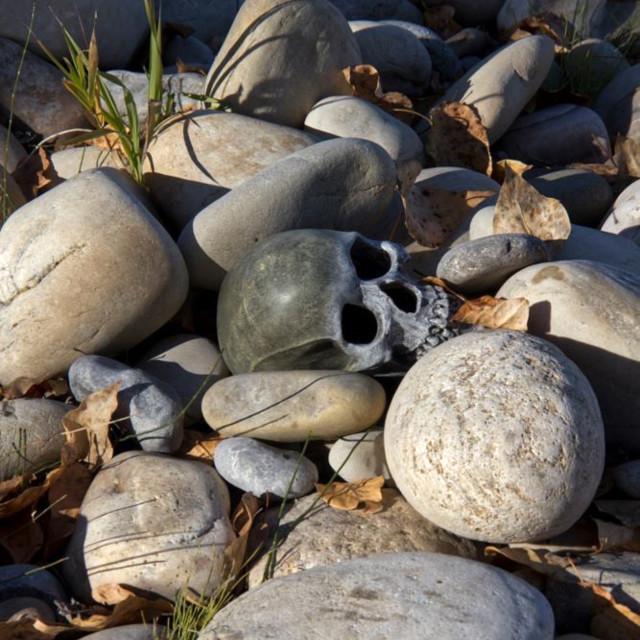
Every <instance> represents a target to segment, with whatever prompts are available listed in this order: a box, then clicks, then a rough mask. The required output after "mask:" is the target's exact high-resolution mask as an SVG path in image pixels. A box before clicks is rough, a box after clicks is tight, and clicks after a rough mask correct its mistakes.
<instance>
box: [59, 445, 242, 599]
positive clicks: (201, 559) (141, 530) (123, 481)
mask: <svg viewBox="0 0 640 640" xmlns="http://www.w3.org/2000/svg"><path fill="white" fill-rule="evenodd" d="M228 513H229V492H228V490H227V486H226V484H225V483H224V482H223V480H222V479H221V478H220V476H219V475H218V474H217V473H216V471H215V469H214V468H213V467H211V466H209V465H207V464H204V463H202V462H196V461H192V460H181V459H179V458H172V457H169V456H164V455H161V454H153V453H143V452H140V451H129V452H127V453H121V454H120V455H118V456H116V457H115V458H113V460H111V462H109V463H108V464H107V465H105V466H104V467H102V469H101V470H100V472H99V473H98V475H97V476H96V477H95V478H94V480H93V482H92V483H91V486H90V487H89V491H88V492H87V494H86V495H85V497H84V500H83V502H82V506H81V507H80V515H79V517H78V520H77V524H76V526H75V529H74V531H73V536H72V538H71V541H70V542H69V545H68V547H67V550H66V555H67V556H68V557H69V560H68V561H67V562H65V563H63V565H62V572H63V574H64V576H65V578H66V581H67V584H68V585H69V587H70V588H71V590H72V591H73V593H74V594H75V595H76V596H77V597H79V598H80V599H81V600H82V601H84V602H89V601H90V596H91V590H92V589H95V588H96V587H98V586H100V585H104V584H114V583H117V584H130V585H131V586H133V587H137V588H138V589H145V590H149V591H153V592H155V593H158V594H160V595H162V596H164V597H165V598H169V599H173V598H174V597H175V594H176V591H177V590H179V589H180V588H182V587H186V586H187V584H189V586H190V587H192V588H193V589H194V590H196V591H198V592H201V593H207V594H209V593H213V592H215V590H216V589H217V587H218V586H219V585H220V582H221V580H222V579H223V575H222V571H223V564H224V561H223V553H224V550H225V549H226V548H227V547H228V546H229V545H230V544H231V543H232V542H233V541H234V540H235V534H234V533H233V530H232V528H231V522H230V521H229V517H228ZM141 559H142V560H143V561H142V562H141V561H140V560H141Z"/></svg>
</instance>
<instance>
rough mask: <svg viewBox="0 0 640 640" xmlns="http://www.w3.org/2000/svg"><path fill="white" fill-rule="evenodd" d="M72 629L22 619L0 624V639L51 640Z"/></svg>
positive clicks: (65, 626) (67, 626)
mask: <svg viewBox="0 0 640 640" xmlns="http://www.w3.org/2000/svg"><path fill="white" fill-rule="evenodd" d="M72 629H73V627H71V626H69V625H66V624H65V625H62V624H48V623H46V622H43V621H42V620H38V619H36V620H32V619H22V620H16V621H15V622H0V638H2V640H51V639H52V638H55V637H57V636H59V635H60V634H61V633H68V632H69V631H71V630H72Z"/></svg>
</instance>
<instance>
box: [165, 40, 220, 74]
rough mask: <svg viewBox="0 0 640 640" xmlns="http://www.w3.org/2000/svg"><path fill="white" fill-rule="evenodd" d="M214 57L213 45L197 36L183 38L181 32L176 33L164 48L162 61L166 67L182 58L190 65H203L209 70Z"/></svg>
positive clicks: (185, 63) (182, 60)
mask: <svg viewBox="0 0 640 640" xmlns="http://www.w3.org/2000/svg"><path fill="white" fill-rule="evenodd" d="M214 58H215V55H214V53H213V51H212V50H211V47H210V46H209V45H208V44H205V43H204V42H202V40H200V38H197V37H196V36H187V37H186V38H183V37H182V36H181V35H180V34H175V35H174V37H173V38H172V39H171V40H169V42H168V43H167V44H166V45H165V46H164V48H163V50H162V62H163V64H164V66H165V67H170V66H172V65H174V64H177V62H178V60H180V62H182V64H184V65H186V66H188V67H192V66H195V65H199V66H200V65H201V66H202V67H203V68H204V70H205V71H207V70H208V69H209V67H210V66H211V65H212V64H213V60H214Z"/></svg>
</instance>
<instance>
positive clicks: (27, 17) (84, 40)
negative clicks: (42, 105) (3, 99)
mask: <svg viewBox="0 0 640 640" xmlns="http://www.w3.org/2000/svg"><path fill="white" fill-rule="evenodd" d="M156 4H158V3H156ZM34 5H35V13H34V21H33V34H32V35H31V37H29V25H30V23H31V8H32V6H34ZM96 14H97V19H96ZM56 17H57V18H58V19H59V20H61V21H62V23H63V24H64V26H65V28H66V29H68V30H69V31H70V32H71V36H72V37H73V38H74V39H75V41H76V42H77V43H78V44H79V45H80V47H81V48H87V47H88V46H89V38H90V37H91V30H92V28H93V27H94V25H95V28H96V39H97V41H98V46H99V49H100V66H101V68H102V69H114V68H118V67H126V66H127V65H128V64H129V62H131V58H132V57H133V56H134V54H135V53H136V52H137V51H138V49H139V47H140V46H141V45H142V44H143V42H144V40H145V38H146V37H147V36H148V34H149V24H148V22H147V18H146V14H145V10H144V3H142V2H122V1H121V0H54V2H52V1H51V0H32V1H30V2H25V1H24V0H3V2H2V23H1V24H0V37H2V38H11V39H12V40H15V41H16V42H18V43H20V45H19V46H20V48H22V43H24V42H26V41H27V40H28V41H29V49H30V50H31V51H32V52H33V53H34V54H36V55H38V56H40V57H42V58H44V59H47V58H46V56H45V55H44V53H43V52H42V49H41V48H40V45H39V43H38V40H40V41H42V42H43V43H44V45H45V46H46V47H47V49H49V51H51V53H52V54H53V55H54V56H55V57H56V58H57V59H58V60H61V59H62V58H63V57H64V56H67V57H68V56H69V50H68V48H67V45H66V42H65V38H64V33H63V30H62V27H61V26H60V24H59V22H58V20H56ZM0 84H2V83H1V82H0ZM61 88H62V87H61ZM69 95H71V94H69Z"/></svg>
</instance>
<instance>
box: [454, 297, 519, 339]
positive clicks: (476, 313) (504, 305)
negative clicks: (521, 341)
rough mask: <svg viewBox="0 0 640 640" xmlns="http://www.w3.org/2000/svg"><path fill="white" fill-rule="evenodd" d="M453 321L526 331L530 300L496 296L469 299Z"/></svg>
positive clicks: (491, 327)
mask: <svg viewBox="0 0 640 640" xmlns="http://www.w3.org/2000/svg"><path fill="white" fill-rule="evenodd" d="M452 320H453V322H462V323H464V324H479V325H482V326H483V327H489V328H490V329H511V330H513V331H526V330H527V323H528V321H529V302H528V301H527V300H526V299H525V298H511V299H509V300H507V299H505V298H494V297H493V296H482V297H481V298H478V299H477V300H467V301H466V302H465V303H464V304H463V305H462V306H461V307H460V309H458V311H457V312H456V313H455V315H454V316H453V318H452Z"/></svg>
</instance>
